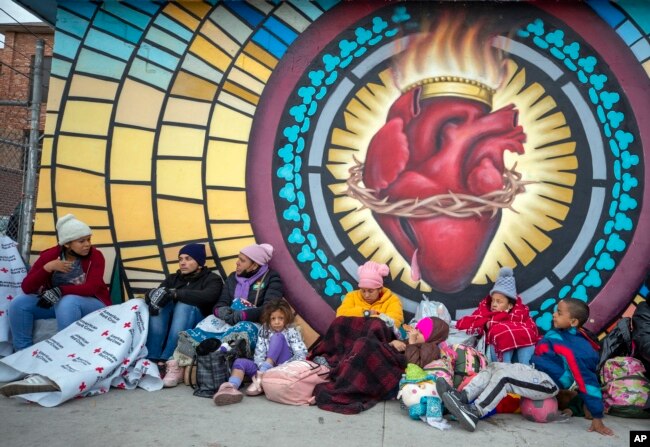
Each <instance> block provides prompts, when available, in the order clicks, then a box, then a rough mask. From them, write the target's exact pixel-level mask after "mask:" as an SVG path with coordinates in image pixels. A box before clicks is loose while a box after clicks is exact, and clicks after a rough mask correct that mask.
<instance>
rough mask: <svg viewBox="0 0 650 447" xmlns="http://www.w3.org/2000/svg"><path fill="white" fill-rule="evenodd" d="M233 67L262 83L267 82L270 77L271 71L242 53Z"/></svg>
mask: <svg viewBox="0 0 650 447" xmlns="http://www.w3.org/2000/svg"><path fill="white" fill-rule="evenodd" d="M235 66H237V67H239V68H241V69H242V70H244V71H245V72H246V73H249V74H250V75H251V76H253V77H255V78H257V79H259V80H260V81H262V82H266V81H268V79H269V77H270V76H271V70H270V69H269V68H268V67H265V66H264V65H262V64H260V63H259V62H258V61H257V60H255V59H253V58H252V57H250V56H248V55H246V54H243V53H242V54H241V55H240V56H239V57H238V58H237V60H236V61H235Z"/></svg>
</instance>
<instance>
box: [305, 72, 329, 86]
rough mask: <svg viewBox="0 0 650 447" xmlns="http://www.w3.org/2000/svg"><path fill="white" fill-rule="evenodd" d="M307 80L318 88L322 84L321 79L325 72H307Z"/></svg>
mask: <svg viewBox="0 0 650 447" xmlns="http://www.w3.org/2000/svg"><path fill="white" fill-rule="evenodd" d="M308 76H309V79H311V85H313V86H314V87H318V86H319V85H321V84H322V83H323V78H325V72H324V71H323V70H314V71H310V72H309V75H308Z"/></svg>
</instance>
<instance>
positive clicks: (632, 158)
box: [621, 151, 639, 169]
mask: <svg viewBox="0 0 650 447" xmlns="http://www.w3.org/2000/svg"><path fill="white" fill-rule="evenodd" d="M621 164H622V165H623V169H630V168H631V167H632V166H636V165H638V164H639V156H638V155H636V154H635V155H633V154H630V153H629V152H628V151H623V152H621Z"/></svg>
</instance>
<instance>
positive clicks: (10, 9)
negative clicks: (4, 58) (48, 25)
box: [0, 0, 40, 48]
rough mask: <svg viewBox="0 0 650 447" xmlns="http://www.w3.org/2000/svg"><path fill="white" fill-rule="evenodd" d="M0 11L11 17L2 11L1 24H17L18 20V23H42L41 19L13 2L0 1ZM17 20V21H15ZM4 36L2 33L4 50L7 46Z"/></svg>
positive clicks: (1, 46) (1, 45)
mask: <svg viewBox="0 0 650 447" xmlns="http://www.w3.org/2000/svg"><path fill="white" fill-rule="evenodd" d="M0 9H2V10H3V11H5V12H6V13H7V14H9V15H10V16H11V17H13V19H12V18H11V17H9V16H8V15H7V14H5V13H4V12H3V11H0V23H16V20H17V21H18V22H21V23H23V22H27V23H29V22H31V23H34V22H40V19H39V18H38V17H36V16H34V15H32V14H30V13H29V12H27V11H25V10H24V9H23V8H22V7H21V6H20V5H17V4H16V3H14V2H13V1H11V0H0ZM14 19H16V20H14ZM4 37H5V36H4V35H3V34H2V33H0V48H4V46H5V39H4Z"/></svg>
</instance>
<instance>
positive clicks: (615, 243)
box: [605, 233, 626, 252]
mask: <svg viewBox="0 0 650 447" xmlns="http://www.w3.org/2000/svg"><path fill="white" fill-rule="evenodd" d="M605 247H606V248H607V250H608V251H612V252H614V251H616V252H621V251H623V250H625V247H626V244H625V241H624V240H622V239H621V238H620V237H619V235H618V234H616V233H612V234H610V235H609V239H607V245H605Z"/></svg>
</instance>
